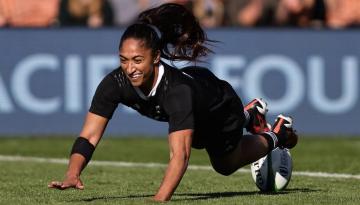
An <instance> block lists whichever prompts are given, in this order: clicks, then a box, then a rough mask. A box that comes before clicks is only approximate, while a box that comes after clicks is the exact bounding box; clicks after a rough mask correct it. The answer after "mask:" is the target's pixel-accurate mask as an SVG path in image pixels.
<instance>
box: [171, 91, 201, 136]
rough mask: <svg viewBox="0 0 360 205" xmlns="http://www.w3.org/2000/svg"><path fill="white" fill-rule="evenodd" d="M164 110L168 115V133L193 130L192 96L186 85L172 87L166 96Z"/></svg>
mask: <svg viewBox="0 0 360 205" xmlns="http://www.w3.org/2000/svg"><path fill="white" fill-rule="evenodd" d="M164 109H165V111H166V112H167V113H168V115H169V133H171V132H175V131H179V130H185V129H194V110H193V94H192V90H191V87H189V86H188V85H178V86H175V87H173V88H172V89H171V90H170V91H169V93H168V94H167V96H166V99H165V102H164Z"/></svg>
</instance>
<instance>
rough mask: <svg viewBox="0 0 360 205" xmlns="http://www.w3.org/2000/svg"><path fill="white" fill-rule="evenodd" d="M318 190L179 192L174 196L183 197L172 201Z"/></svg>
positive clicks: (312, 190) (313, 190)
mask: <svg viewBox="0 0 360 205" xmlns="http://www.w3.org/2000/svg"><path fill="white" fill-rule="evenodd" d="M317 191H319V190H315V189H308V188H296V189H286V190H283V191H279V192H260V191H242V192H207V193H179V194H174V196H183V197H185V198H180V199H174V200H173V201H185V200H190V201H191V200H208V199H217V198H230V197H239V196H250V195H283V194H292V193H309V192H317Z"/></svg>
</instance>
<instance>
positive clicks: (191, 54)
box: [120, 3, 215, 61]
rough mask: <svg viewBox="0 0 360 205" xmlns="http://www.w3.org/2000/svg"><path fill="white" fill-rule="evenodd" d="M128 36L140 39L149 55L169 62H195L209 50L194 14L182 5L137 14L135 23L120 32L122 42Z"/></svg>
mask: <svg viewBox="0 0 360 205" xmlns="http://www.w3.org/2000/svg"><path fill="white" fill-rule="evenodd" d="M130 37H134V38H138V39H142V40H144V42H145V45H147V46H148V47H149V48H151V49H153V52H156V51H158V50H160V53H161V57H163V58H166V59H169V60H171V61H177V60H188V61H196V60H198V58H199V57H204V56H207V55H208V54H209V53H212V51H211V50H210V49H209V48H208V47H207V46H208V45H210V43H211V42H215V41H212V40H209V39H208V38H207V35H206V33H205V32H204V30H203V29H202V28H201V27H200V25H199V23H198V21H197V20H196V18H195V17H194V15H193V14H192V13H191V12H190V11H189V10H187V9H186V8H185V7H184V6H182V5H179V4H174V3H167V4H162V5H160V6H158V7H155V8H151V9H148V10H145V11H143V12H142V13H140V14H139V16H138V19H137V21H136V23H134V24H132V25H130V26H129V27H128V28H127V29H126V31H125V32H124V34H123V36H122V38H121V41H120V46H121V45H122V42H123V41H124V40H125V39H127V38H130Z"/></svg>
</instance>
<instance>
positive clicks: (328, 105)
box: [308, 56, 359, 114]
mask: <svg viewBox="0 0 360 205" xmlns="http://www.w3.org/2000/svg"><path fill="white" fill-rule="evenodd" d="M308 63H309V66H308V78H309V90H308V93H309V100H310V103H311V104H312V105H313V106H314V107H315V108H317V109H318V110H319V111H321V112H324V113H329V114H339V113H344V112H348V111H350V110H351V109H352V108H353V107H354V106H355V104H356V101H357V97H358V96H357V94H358V87H359V84H358V76H359V69H358V66H357V65H358V63H357V60H356V58H355V57H351V56H347V57H344V59H343V61H342V68H341V71H342V75H341V76H342V78H341V80H342V96H341V97H340V98H338V99H333V100H330V99H329V98H327V97H326V96H325V66H324V60H323V59H322V58H321V57H317V56H315V57H311V58H310V59H309V62H308Z"/></svg>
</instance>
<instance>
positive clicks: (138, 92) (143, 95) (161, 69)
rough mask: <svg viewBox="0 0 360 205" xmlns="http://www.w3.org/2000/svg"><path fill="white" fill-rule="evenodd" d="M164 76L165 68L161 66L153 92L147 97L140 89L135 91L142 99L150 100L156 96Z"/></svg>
mask: <svg viewBox="0 0 360 205" xmlns="http://www.w3.org/2000/svg"><path fill="white" fill-rule="evenodd" d="M163 75H164V66H163V65H162V64H159V73H158V76H157V79H156V83H155V86H154V87H153V88H152V89H151V91H150V92H149V94H148V95H147V96H145V94H144V93H143V92H142V91H141V90H140V88H138V87H134V88H135V91H136V92H137V94H138V95H139V96H140V97H141V98H142V99H145V100H146V99H148V98H149V97H151V96H155V94H156V89H157V87H158V86H159V84H160V81H161V78H162V76H163Z"/></svg>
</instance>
